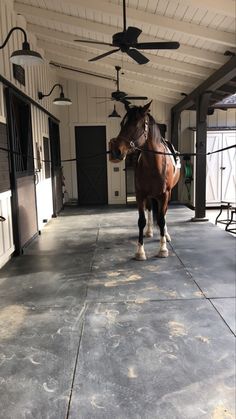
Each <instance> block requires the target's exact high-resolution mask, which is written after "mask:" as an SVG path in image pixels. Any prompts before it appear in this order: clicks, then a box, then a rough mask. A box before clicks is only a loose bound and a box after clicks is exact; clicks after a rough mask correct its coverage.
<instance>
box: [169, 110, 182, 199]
mask: <svg viewBox="0 0 236 419" xmlns="http://www.w3.org/2000/svg"><path fill="white" fill-rule="evenodd" d="M180 115H181V112H174V111H172V110H171V143H172V144H173V146H174V147H175V149H176V150H178V149H179V132H180V126H179V121H180ZM171 201H172V202H173V201H175V202H176V201H178V183H177V185H176V186H175V187H174V188H173V190H172V193H171Z"/></svg>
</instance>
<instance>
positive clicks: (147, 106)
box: [142, 100, 152, 115]
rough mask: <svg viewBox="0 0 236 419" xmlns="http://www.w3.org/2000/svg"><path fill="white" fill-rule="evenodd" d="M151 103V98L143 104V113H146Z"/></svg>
mask: <svg viewBox="0 0 236 419" xmlns="http://www.w3.org/2000/svg"><path fill="white" fill-rule="evenodd" d="M151 103H152V100H150V102H148V103H147V104H146V105H144V107H143V109H142V112H143V113H144V115H145V114H146V113H148V111H149V108H150V105H151Z"/></svg>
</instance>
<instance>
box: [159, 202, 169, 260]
mask: <svg viewBox="0 0 236 419" xmlns="http://www.w3.org/2000/svg"><path fill="white" fill-rule="evenodd" d="M167 204H168V198H167V197H166V196H164V198H163V202H162V204H161V206H160V212H159V217H158V225H159V228H160V234H161V239H160V249H159V252H158V257H160V258H166V257H167V256H168V254H169V252H168V249H167V246H166V242H167V241H170V236H169V234H168V232H167V227H166V221H165V213H166V210H167ZM168 239H169V240H168Z"/></svg>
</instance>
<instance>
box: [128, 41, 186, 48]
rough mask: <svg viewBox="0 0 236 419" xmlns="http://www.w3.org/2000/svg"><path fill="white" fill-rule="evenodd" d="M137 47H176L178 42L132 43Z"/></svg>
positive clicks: (178, 45)
mask: <svg viewBox="0 0 236 419" xmlns="http://www.w3.org/2000/svg"><path fill="white" fill-rule="evenodd" d="M134 47H135V48H137V49H178V48H179V47H180V44H179V42H140V43H137V44H135V45H134Z"/></svg>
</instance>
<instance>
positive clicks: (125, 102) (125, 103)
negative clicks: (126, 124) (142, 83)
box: [119, 99, 131, 105]
mask: <svg viewBox="0 0 236 419" xmlns="http://www.w3.org/2000/svg"><path fill="white" fill-rule="evenodd" d="M119 102H121V103H123V104H124V105H131V102H129V100H126V99H122V100H120V101H119Z"/></svg>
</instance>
